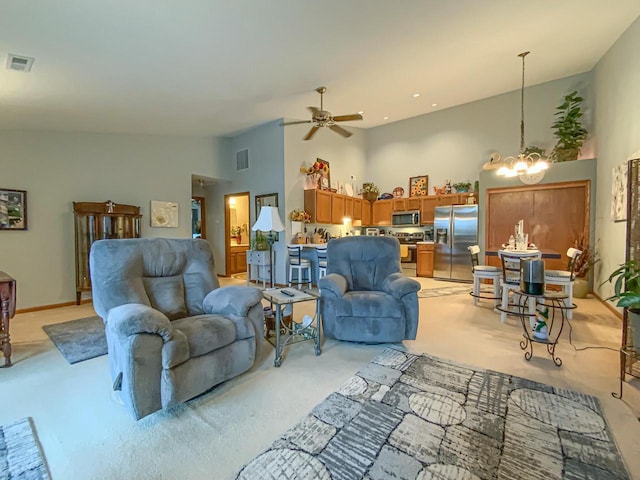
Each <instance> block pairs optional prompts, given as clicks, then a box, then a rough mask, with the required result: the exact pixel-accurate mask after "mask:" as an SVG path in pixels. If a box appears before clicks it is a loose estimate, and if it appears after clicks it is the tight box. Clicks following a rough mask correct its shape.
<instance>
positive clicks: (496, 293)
mask: <svg viewBox="0 0 640 480" xmlns="http://www.w3.org/2000/svg"><path fill="white" fill-rule="evenodd" d="M467 248H468V250H469V254H470V255H471V272H473V291H472V292H471V296H472V297H473V304H474V305H477V304H478V299H479V298H484V299H487V300H493V303H494V304H495V305H496V306H497V305H498V304H499V300H500V298H501V296H500V277H501V276H502V272H501V269H500V268H499V267H494V266H491V265H480V260H479V258H478V256H479V254H480V247H479V246H478V245H471V246H470V247H467ZM482 280H491V284H492V285H493V297H488V296H487V294H486V293H484V294H483V293H482V292H481V290H480V286H481V285H480V282H481V281H482Z"/></svg>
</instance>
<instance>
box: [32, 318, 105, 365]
mask: <svg viewBox="0 0 640 480" xmlns="http://www.w3.org/2000/svg"><path fill="white" fill-rule="evenodd" d="M42 329H43V330H44V331H45V333H46V334H47V335H49V338H50V339H51V341H52V342H53V343H54V344H55V346H56V347H58V350H60V353H61V354H62V356H63V357H64V358H65V359H66V360H67V362H69V363H71V364H74V363H78V362H83V361H85V360H89V359H90V358H95V357H100V356H102V355H106V354H107V337H106V336H105V333H104V323H103V322H102V319H101V318H100V317H88V318H81V319H80V320H71V321H70V322H64V323H55V324H53V325H45V326H44V327H42Z"/></svg>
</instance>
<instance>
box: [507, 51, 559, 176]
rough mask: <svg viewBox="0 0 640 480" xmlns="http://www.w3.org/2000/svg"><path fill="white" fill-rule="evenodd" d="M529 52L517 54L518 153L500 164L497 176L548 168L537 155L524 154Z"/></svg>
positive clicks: (528, 173)
mask: <svg viewBox="0 0 640 480" xmlns="http://www.w3.org/2000/svg"><path fill="white" fill-rule="evenodd" d="M529 53H531V52H522V53H520V54H518V56H519V57H520V58H522V87H521V89H520V153H519V154H518V156H517V157H507V158H505V159H503V160H502V161H501V163H500V168H498V171H497V172H496V173H497V175H502V176H505V177H517V176H518V175H523V174H527V175H534V174H539V173H541V172H542V171H543V170H546V169H547V168H549V164H548V163H547V162H546V161H545V160H544V159H543V158H542V156H541V155H540V154H539V153H529V154H525V147H524V57H526V56H527V55H529Z"/></svg>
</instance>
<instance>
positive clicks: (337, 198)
mask: <svg viewBox="0 0 640 480" xmlns="http://www.w3.org/2000/svg"><path fill="white" fill-rule="evenodd" d="M346 201H347V199H346V197H345V196H344V195H337V194H333V195H332V197H331V223H333V224H339V225H342V219H343V218H344V216H345V215H344V212H345V204H346Z"/></svg>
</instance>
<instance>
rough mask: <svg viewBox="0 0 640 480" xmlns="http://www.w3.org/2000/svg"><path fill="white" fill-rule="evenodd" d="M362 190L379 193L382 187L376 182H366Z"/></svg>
mask: <svg viewBox="0 0 640 480" xmlns="http://www.w3.org/2000/svg"><path fill="white" fill-rule="evenodd" d="M362 192H363V193H375V194H376V195H378V194H379V193H380V189H379V188H378V187H376V186H375V184H373V183H365V184H363V185H362Z"/></svg>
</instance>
